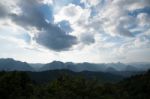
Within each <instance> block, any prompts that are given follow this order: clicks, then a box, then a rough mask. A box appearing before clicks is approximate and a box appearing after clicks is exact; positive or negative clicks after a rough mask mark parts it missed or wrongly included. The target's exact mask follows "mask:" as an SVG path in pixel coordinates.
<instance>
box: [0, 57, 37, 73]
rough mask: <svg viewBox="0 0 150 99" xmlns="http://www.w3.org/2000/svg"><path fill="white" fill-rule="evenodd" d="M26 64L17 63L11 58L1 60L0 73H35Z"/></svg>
mask: <svg viewBox="0 0 150 99" xmlns="http://www.w3.org/2000/svg"><path fill="white" fill-rule="evenodd" d="M33 70H34V69H33V68H32V67H31V66H30V65H29V64H28V63H26V62H21V61H16V60H14V59H11V58H7V59H0V71H33Z"/></svg>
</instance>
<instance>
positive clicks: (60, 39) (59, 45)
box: [0, 0, 76, 51]
mask: <svg viewBox="0 0 150 99" xmlns="http://www.w3.org/2000/svg"><path fill="white" fill-rule="evenodd" d="M43 5H44V4H41V3H39V1H38V0H19V2H17V6H19V8H20V9H21V14H15V13H10V14H9V17H10V18H11V20H12V21H13V22H14V23H15V24H17V25H19V26H21V27H23V28H25V29H27V30H28V31H30V30H31V29H32V28H33V27H34V28H36V29H37V30H38V31H39V32H38V33H36V36H35V37H34V40H36V42H37V43H39V44H41V45H43V46H45V47H46V48H49V49H52V50H55V51H62V50H68V49H69V48H70V47H72V45H74V44H76V37H74V36H71V35H69V34H68V33H66V32H65V31H63V30H62V29H60V28H59V27H58V26H56V25H54V24H52V23H48V22H46V21H45V20H46V19H45V16H44V14H43V12H42V11H41V10H40V7H41V6H43ZM0 12H2V13H5V11H4V10H2V11H1V10H0Z"/></svg>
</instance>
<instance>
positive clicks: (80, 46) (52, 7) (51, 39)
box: [0, 0, 150, 63]
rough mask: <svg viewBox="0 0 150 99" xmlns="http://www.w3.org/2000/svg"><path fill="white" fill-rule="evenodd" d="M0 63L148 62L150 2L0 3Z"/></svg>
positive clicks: (29, 0) (61, 0)
mask: <svg viewBox="0 0 150 99" xmlns="http://www.w3.org/2000/svg"><path fill="white" fill-rule="evenodd" d="M0 58H14V59H16V60H21V61H26V62H30V63H48V62H51V61H54V60H57V61H63V62H77V63H79V62H92V63H110V62H124V63H128V62H150V0H0Z"/></svg>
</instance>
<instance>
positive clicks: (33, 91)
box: [0, 71, 150, 99]
mask: <svg viewBox="0 0 150 99" xmlns="http://www.w3.org/2000/svg"><path fill="white" fill-rule="evenodd" d="M149 94H150V71H149V72H147V73H145V74H141V75H137V76H133V77H130V78H127V79H124V80H122V81H120V82H118V83H105V84H102V83H100V82H99V81H98V80H97V79H94V80H88V79H85V78H83V77H79V76H68V75H62V76H60V77H58V78H57V79H56V80H52V81H50V82H49V83H44V84H38V83H36V82H35V81H33V80H31V79H30V77H29V76H28V74H27V73H25V72H0V99H150V95H149Z"/></svg>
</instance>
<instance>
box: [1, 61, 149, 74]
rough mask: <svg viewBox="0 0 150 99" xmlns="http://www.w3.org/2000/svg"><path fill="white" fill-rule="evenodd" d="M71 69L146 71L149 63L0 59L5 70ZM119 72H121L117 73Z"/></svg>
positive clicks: (77, 70)
mask: <svg viewBox="0 0 150 99" xmlns="http://www.w3.org/2000/svg"><path fill="white" fill-rule="evenodd" d="M61 69H66V70H71V71H74V72H81V71H93V72H99V71H100V72H111V73H115V72H124V71H125V72H139V71H146V70H148V69H150V64H148V63H146V64H144V63H142V64H138V63H131V64H124V63H120V62H118V63H100V64H95V63H87V62H84V63H73V62H66V63H64V62H61V61H53V62H51V63H47V64H41V63H36V64H30V63H26V62H21V61H16V60H14V59H10V58H7V59H0V70H1V71H2V70H5V71H14V70H18V71H47V70H61ZM119 74H121V73H119Z"/></svg>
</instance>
